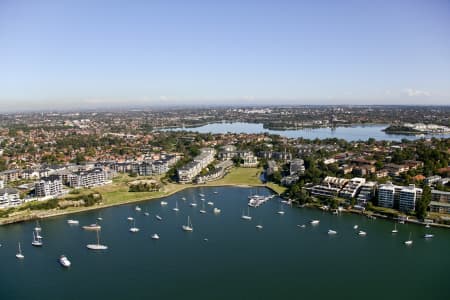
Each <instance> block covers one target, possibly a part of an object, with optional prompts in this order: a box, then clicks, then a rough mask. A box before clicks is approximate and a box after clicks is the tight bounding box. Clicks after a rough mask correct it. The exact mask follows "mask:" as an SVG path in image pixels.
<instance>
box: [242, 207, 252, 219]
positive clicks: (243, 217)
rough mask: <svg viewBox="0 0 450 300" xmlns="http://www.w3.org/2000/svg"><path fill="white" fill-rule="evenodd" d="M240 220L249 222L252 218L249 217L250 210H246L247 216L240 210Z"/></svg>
mask: <svg viewBox="0 0 450 300" xmlns="http://www.w3.org/2000/svg"><path fill="white" fill-rule="evenodd" d="M241 219H243V220H251V219H252V217H251V216H250V209H247V214H245V212H244V210H242V216H241Z"/></svg>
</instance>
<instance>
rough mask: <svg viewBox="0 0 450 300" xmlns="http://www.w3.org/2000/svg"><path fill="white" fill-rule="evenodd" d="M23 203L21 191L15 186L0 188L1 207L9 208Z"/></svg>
mask: <svg viewBox="0 0 450 300" xmlns="http://www.w3.org/2000/svg"><path fill="white" fill-rule="evenodd" d="M22 203H23V200H22V199H20V195H19V191H18V190H17V189H13V188H2V189H0V208H8V207H12V206H17V205H20V204H22Z"/></svg>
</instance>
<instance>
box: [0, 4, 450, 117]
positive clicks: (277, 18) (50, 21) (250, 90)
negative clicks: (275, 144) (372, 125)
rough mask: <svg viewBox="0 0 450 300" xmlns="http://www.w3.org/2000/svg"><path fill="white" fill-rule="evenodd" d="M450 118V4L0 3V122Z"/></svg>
mask: <svg viewBox="0 0 450 300" xmlns="http://www.w3.org/2000/svg"><path fill="white" fill-rule="evenodd" d="M192 103H195V104H393V103H395V104H450V1H447V0H442V1H439V0H430V1H426V0H422V1H415V0H405V1H402V0H398V1H395V0H389V1H387V0H386V1H382V0H379V1H373V0H372V1H369V0H355V1H347V0H342V1H323V0H317V1H283V0H277V1H275V0H273V1H264V0H257V1H244V0H240V1H234V0H227V1H195V0H189V1H186V0H182V1H171V0H165V1H151V0H148V1H133V0H131V1H125V0H123V1H114V0H108V1H96V0H87V1H84V0H77V1H69V0H55V1H50V0H41V1H31V0H29V1H21V0H0V110H7V109H23V108H30V109H36V108H40V109H48V108H76V107H85V106H89V107H101V106H103V105H105V106H106V105H113V106H118V105H149V106H153V105H173V104H192Z"/></svg>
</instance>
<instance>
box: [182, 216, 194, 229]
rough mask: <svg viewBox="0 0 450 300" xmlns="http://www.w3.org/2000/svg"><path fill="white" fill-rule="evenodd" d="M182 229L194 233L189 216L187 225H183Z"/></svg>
mask: <svg viewBox="0 0 450 300" xmlns="http://www.w3.org/2000/svg"><path fill="white" fill-rule="evenodd" d="M181 228H183V230H184V231H193V230H194V227H192V223H191V218H190V217H189V216H188V219H187V224H186V225H183V226H182V227H181Z"/></svg>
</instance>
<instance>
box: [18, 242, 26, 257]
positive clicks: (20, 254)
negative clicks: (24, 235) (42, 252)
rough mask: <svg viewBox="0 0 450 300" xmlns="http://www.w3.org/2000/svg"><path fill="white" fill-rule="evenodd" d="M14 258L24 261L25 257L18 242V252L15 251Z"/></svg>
mask: <svg viewBox="0 0 450 300" xmlns="http://www.w3.org/2000/svg"><path fill="white" fill-rule="evenodd" d="M16 257H17V258H18V259H24V258H25V256H24V255H23V254H22V248H21V247H20V242H19V250H18V251H17V254H16Z"/></svg>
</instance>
